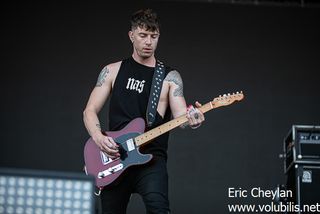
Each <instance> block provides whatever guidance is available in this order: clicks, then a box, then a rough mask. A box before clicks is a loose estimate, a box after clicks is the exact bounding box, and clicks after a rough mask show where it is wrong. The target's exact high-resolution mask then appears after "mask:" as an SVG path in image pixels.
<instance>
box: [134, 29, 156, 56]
mask: <svg viewBox="0 0 320 214" xmlns="http://www.w3.org/2000/svg"><path fill="white" fill-rule="evenodd" d="M159 36H160V34H159V31H147V30H145V29H144V28H140V27H138V28H136V29H134V30H132V31H130V32H129V37H130V40H131V41H132V44H133V48H134V51H135V53H136V54H137V55H138V56H140V57H142V58H148V57H151V56H153V54H154V52H155V50H156V48H157V44H158V40H159Z"/></svg>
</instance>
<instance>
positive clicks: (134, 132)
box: [84, 118, 152, 188]
mask: <svg viewBox="0 0 320 214" xmlns="http://www.w3.org/2000/svg"><path fill="white" fill-rule="evenodd" d="M144 129H145V122H144V120H143V119H142V118H136V119H134V120H132V121H131V122H130V123H128V124H127V126H126V127H124V128H123V129H121V130H119V131H110V132H106V135H107V136H110V137H112V138H113V140H114V141H115V142H116V143H117V144H118V145H119V153H120V158H117V159H114V160H112V159H111V158H108V157H107V156H106V155H105V154H104V153H103V152H102V151H101V150H100V148H99V147H98V146H97V144H96V143H95V142H94V141H93V139H92V138H90V139H89V140H88V141H87V142H86V145H85V148H84V160H85V167H86V173H87V174H89V175H92V176H94V177H95V180H96V186H97V187H99V188H102V187H104V186H107V185H109V184H110V183H112V182H113V181H114V180H116V179H117V178H118V177H119V176H120V175H121V174H122V173H123V172H124V171H125V170H126V169H127V168H128V167H130V166H133V165H140V164H145V163H147V162H149V161H150V160H151V159H152V155H151V154H141V153H140V152H139V147H137V146H136V144H135V142H134V138H135V137H137V136H139V135H141V134H142V133H143V132H144Z"/></svg>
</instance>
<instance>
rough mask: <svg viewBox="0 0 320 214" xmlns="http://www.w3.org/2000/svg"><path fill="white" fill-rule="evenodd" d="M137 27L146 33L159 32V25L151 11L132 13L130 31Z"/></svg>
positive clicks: (144, 10)
mask: <svg viewBox="0 0 320 214" xmlns="http://www.w3.org/2000/svg"><path fill="white" fill-rule="evenodd" d="M137 27H140V28H143V29H145V30H147V31H159V30H160V24H159V20H158V18H157V14H156V13H155V12H154V11H152V10H151V9H143V10H139V11H137V12H135V13H133V14H132V16H131V29H136V28H137Z"/></svg>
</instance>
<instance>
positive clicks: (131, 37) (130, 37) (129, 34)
mask: <svg viewBox="0 0 320 214" xmlns="http://www.w3.org/2000/svg"><path fill="white" fill-rule="evenodd" d="M128 36H129V39H130V40H131V42H132V43H133V41H134V40H133V32H132V31H131V30H130V31H129V32H128Z"/></svg>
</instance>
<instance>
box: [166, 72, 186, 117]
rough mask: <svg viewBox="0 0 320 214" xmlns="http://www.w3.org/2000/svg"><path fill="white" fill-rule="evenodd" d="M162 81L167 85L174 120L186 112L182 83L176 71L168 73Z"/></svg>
mask: <svg viewBox="0 0 320 214" xmlns="http://www.w3.org/2000/svg"><path fill="white" fill-rule="evenodd" d="M164 81H167V82H168V83H169V104H170V108H171V112H172V115H173V117H174V118H177V117H179V116H181V115H183V114H185V113H186V112H187V105H186V101H185V99H184V96H183V82H182V79H181V76H180V74H179V72H178V71H176V70H173V71H170V72H169V73H168V75H167V76H166V78H165V79H164Z"/></svg>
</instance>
